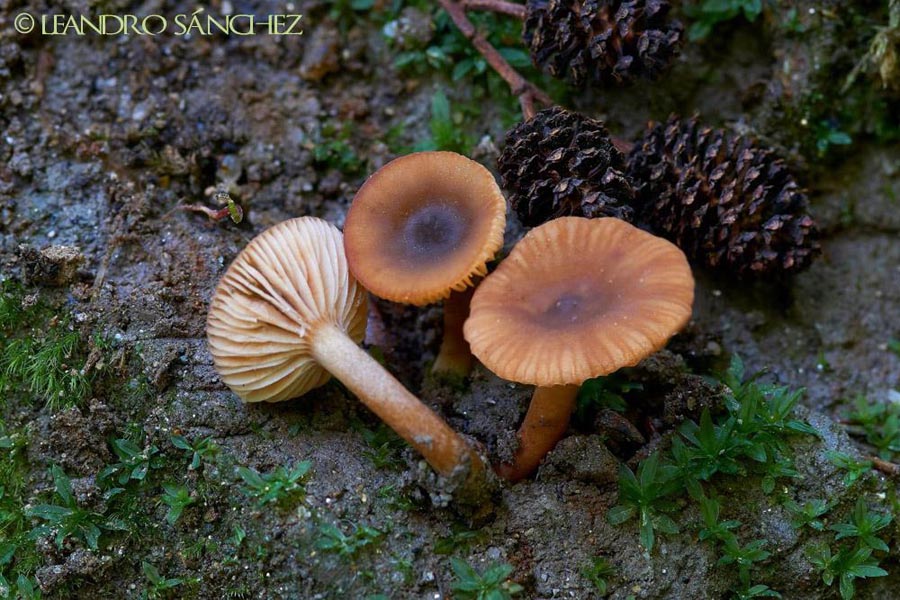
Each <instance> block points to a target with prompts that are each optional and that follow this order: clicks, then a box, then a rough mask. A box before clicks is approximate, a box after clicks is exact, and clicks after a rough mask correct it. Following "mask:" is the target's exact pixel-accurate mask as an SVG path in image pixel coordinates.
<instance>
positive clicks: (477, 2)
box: [460, 0, 528, 21]
mask: <svg viewBox="0 0 900 600" xmlns="http://www.w3.org/2000/svg"><path fill="white" fill-rule="evenodd" d="M460 3H461V4H462V7H463V9H465V10H486V11H488V12H494V13H498V14H501V15H508V16H510V17H515V18H516V19H519V20H520V21H524V20H525V16H526V15H527V14H528V10H527V9H526V8H525V5H524V4H516V3H515V2H507V1H506V0H461V1H460Z"/></svg>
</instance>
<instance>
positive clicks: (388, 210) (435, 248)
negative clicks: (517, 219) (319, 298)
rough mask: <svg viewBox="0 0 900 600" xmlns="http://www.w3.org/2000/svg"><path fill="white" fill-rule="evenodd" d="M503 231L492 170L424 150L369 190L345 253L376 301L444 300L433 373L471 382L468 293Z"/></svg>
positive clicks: (502, 204)
mask: <svg viewBox="0 0 900 600" xmlns="http://www.w3.org/2000/svg"><path fill="white" fill-rule="evenodd" d="M505 227H506V200H505V199H504V198H503V194H502V193H501V192H500V188H499V187H498V186H497V182H496V181H495V180H494V176H493V175H491V173H490V171H488V170H487V169H485V168H484V167H483V166H481V165H480V164H478V163H477V162H475V161H473V160H471V159H468V158H466V157H465V156H462V155H459V154H456V153H455V152H418V153H414V154H409V155H406V156H402V157H400V158H397V159H395V160H392V161H391V162H389V163H388V164H386V165H385V166H384V167H382V168H381V169H379V170H378V171H376V172H375V173H374V174H373V175H372V176H371V177H369V179H368V180H367V181H366V182H365V184H363V186H362V187H361V188H360V190H359V192H357V194H356V197H355V198H354V199H353V203H352V205H351V206H350V210H349V212H348V213H347V220H346V223H345V225H344V247H345V248H346V251H347V261H348V263H349V264H350V269H351V270H352V271H353V274H354V275H355V276H356V278H357V279H359V281H360V283H362V284H363V285H364V286H365V287H366V288H367V289H368V290H369V291H371V292H372V293H373V294H375V295H376V296H379V297H381V298H386V299H387V300H391V301H393V302H401V303H404V304H414V305H417V306H423V305H426V304H431V303H433V302H437V301H438V300H441V299H445V301H444V338H443V341H442V343H441V349H440V351H439V353H438V356H437V359H436V360H435V363H434V366H433V370H434V371H435V372H439V373H455V374H458V375H461V376H466V375H467V374H468V373H469V371H470V369H471V367H472V354H471V352H470V351H469V345H468V343H467V342H466V340H465V338H464V337H463V333H462V326H463V323H464V322H465V320H466V316H467V315H468V313H469V300H470V297H471V289H470V288H471V286H473V284H474V282H475V281H476V280H477V279H478V278H479V277H481V276H483V275H484V274H485V273H486V272H487V266H486V263H487V262H488V261H489V260H491V259H492V258H493V257H494V254H496V253H497V251H498V250H499V249H500V247H501V246H502V245H503V231H504V229H505Z"/></svg>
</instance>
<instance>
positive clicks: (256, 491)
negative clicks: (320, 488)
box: [238, 460, 312, 508]
mask: <svg viewBox="0 0 900 600" xmlns="http://www.w3.org/2000/svg"><path fill="white" fill-rule="evenodd" d="M311 466H312V463H311V462H310V461H308V460H304V461H301V462H298V463H297V464H295V465H294V466H293V467H290V468H288V467H283V466H278V467H276V468H275V470H274V471H272V472H271V473H259V472H257V471H256V470H255V469H251V468H248V467H238V474H239V475H240V476H241V479H243V480H244V483H245V485H244V486H243V491H244V493H245V494H247V495H248V496H250V497H251V498H253V499H254V500H256V506H257V508H262V507H263V506H265V505H267V504H281V503H284V502H287V501H288V500H290V499H291V498H294V497H297V496H303V495H305V494H306V487H305V486H304V485H303V482H304V480H305V479H306V476H307V474H308V473H309V469H310V467H311Z"/></svg>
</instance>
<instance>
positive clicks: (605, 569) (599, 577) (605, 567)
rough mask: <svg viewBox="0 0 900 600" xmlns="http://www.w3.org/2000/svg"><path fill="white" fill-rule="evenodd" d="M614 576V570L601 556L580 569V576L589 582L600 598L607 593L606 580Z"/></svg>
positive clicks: (607, 585)
mask: <svg viewBox="0 0 900 600" xmlns="http://www.w3.org/2000/svg"><path fill="white" fill-rule="evenodd" d="M615 574H616V570H615V569H614V568H613V566H612V565H611V564H609V561H608V560H606V559H605V558H604V557H602V556H598V557H597V558H595V559H594V560H592V561H591V563H590V564H589V565H587V566H585V567H583V568H582V569H581V576H582V577H584V578H585V579H587V580H588V581H590V582H591V584H593V586H594V589H595V590H597V593H598V594H599V595H601V596H605V595H606V593H607V592H608V591H609V584H608V583H607V581H606V580H607V579H609V578H611V577H613V576H615Z"/></svg>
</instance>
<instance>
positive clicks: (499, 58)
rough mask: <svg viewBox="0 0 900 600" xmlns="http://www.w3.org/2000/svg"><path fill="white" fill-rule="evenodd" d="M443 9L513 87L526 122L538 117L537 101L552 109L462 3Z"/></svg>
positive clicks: (450, 0) (446, 2) (445, 3)
mask: <svg viewBox="0 0 900 600" xmlns="http://www.w3.org/2000/svg"><path fill="white" fill-rule="evenodd" d="M438 2H439V3H440V5H441V7H442V8H443V9H444V10H445V11H447V14H448V15H450V18H451V19H453V23H454V24H455V25H456V27H457V28H458V29H459V31H460V32H461V33H462V34H463V35H464V36H465V37H466V39H468V40H469V41H470V42H472V45H473V46H474V47H475V49H476V50H478V52H480V53H481V55H482V56H483V57H484V59H485V60H486V61H487V62H488V64H489V65H490V66H491V68H492V69H494V71H496V72H497V74H498V75H500V77H502V78H503V80H504V81H506V83H507V84H508V85H509V89H510V90H512V93H513V95H515V96H518V98H519V104H521V106H522V114H523V115H524V116H525V119H526V120H527V119H530V118H532V117H533V116H534V114H535V109H534V103H535V101H537V102H540V103H542V104H546V105H547V106H550V105H552V104H553V100H552V99H551V98H550V96H548V95H547V94H546V92H544V91H543V90H541V89H540V88H539V87H537V86H536V85H534V84H533V83H531V82H530V81H528V80H527V79H525V78H524V77H522V75H521V74H520V73H519V72H518V71H516V70H515V69H514V68H513V67H512V65H510V64H509V63H508V62H507V60H506V59H505V58H503V55H501V54H500V53H499V52H498V51H497V49H496V48H494V46H492V45H491V43H490V42H488V41H487V39H486V38H485V37H484V35H483V34H482V33H480V32H479V31H478V30H477V29H475V26H474V25H473V24H472V21H470V20H469V17H468V16H466V10H465V8H464V6H463V4H461V2H460V0H438Z"/></svg>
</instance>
